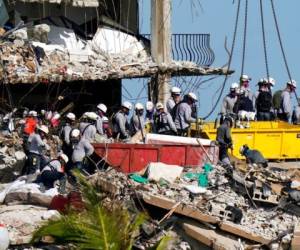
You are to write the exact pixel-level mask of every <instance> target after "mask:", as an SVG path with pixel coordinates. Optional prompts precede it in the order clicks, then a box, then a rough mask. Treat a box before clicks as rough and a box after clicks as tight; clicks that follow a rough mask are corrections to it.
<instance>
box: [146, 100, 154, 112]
mask: <svg viewBox="0 0 300 250" xmlns="http://www.w3.org/2000/svg"><path fill="white" fill-rule="evenodd" d="M153 108H154V104H153V102H151V101H148V102H146V110H148V111H152V110H153Z"/></svg>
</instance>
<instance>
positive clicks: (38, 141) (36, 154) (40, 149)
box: [26, 125, 50, 175]
mask: <svg viewBox="0 0 300 250" xmlns="http://www.w3.org/2000/svg"><path fill="white" fill-rule="evenodd" d="M48 133H49V129H48V127H47V126H45V125H41V126H38V127H37V128H36V132H34V133H32V134H31V135H30V136H29V138H28V144H27V145H28V155H27V157H28V164H27V169H26V175H28V174H34V173H36V172H39V171H40V169H41V168H42V167H43V166H44V164H45V161H46V160H45V157H44V150H50V147H49V146H48V144H47V141H46V136H47V135H48Z"/></svg>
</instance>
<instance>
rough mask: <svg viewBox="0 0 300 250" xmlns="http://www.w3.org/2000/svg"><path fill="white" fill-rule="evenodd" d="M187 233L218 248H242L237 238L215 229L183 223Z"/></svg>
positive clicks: (224, 249) (221, 249)
mask: <svg viewBox="0 0 300 250" xmlns="http://www.w3.org/2000/svg"><path fill="white" fill-rule="evenodd" d="M182 227H183V229H184V231H185V232H186V234H187V235H189V236H190V237H192V238H194V239H195V240H197V241H199V242H201V243H203V244H205V245H206V246H209V247H211V248H212V249H217V250H236V249H240V244H239V242H238V241H237V240H235V239H231V238H229V237H226V236H225V235H222V234H220V233H217V232H216V231H215V230H212V229H207V228H204V227H201V226H199V225H195V224H190V223H183V225H182Z"/></svg>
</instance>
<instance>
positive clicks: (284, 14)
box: [123, 0, 300, 119]
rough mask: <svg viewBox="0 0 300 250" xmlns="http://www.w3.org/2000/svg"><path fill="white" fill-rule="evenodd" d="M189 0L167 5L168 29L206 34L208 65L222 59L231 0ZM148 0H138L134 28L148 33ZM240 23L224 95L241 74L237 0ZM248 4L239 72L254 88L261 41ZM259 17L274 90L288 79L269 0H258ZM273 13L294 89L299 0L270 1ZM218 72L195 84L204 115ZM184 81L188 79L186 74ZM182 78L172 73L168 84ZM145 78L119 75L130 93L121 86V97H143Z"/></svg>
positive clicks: (252, 2)
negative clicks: (211, 59)
mask: <svg viewBox="0 0 300 250" xmlns="http://www.w3.org/2000/svg"><path fill="white" fill-rule="evenodd" d="M191 1H192V0H173V5H172V32H173V33H210V34H211V47H212V49H213V51H214V53H215V61H214V63H213V65H212V66H216V67H218V66H222V65H224V64H225V63H226V61H227V60H228V56H227V53H226V52H225V49H224V40H225V37H226V36H227V37H228V47H230V45H231V41H232V36H233V29H234V21H235V12H236V7H237V0H235V1H234V2H235V4H233V0H200V2H201V3H202V8H200V6H199V4H197V3H196V2H198V0H194V2H195V3H196V5H194V6H191ZM150 2H151V1H150V0H141V1H140V32H141V33H150ZM241 2H242V5H241V13H240V24H239V29H238V33H237V41H236V48H235V51H234V55H233V62H232V66H231V68H232V69H234V70H236V73H235V74H233V75H232V76H231V77H230V78H229V80H228V81H227V84H226V91H225V92H224V94H223V95H225V94H226V93H227V91H228V88H229V86H230V84H231V83H232V82H236V81H238V78H239V76H240V73H241V60H242V38H243V19H244V6H245V0H241ZM248 2H249V6H248V34H247V36H248V39H247V51H246V61H245V70H244V73H246V74H248V75H249V76H251V77H252V79H253V80H252V83H251V85H252V86H251V88H252V89H253V91H255V89H256V86H255V85H256V83H257V81H258V79H260V78H262V77H265V76H266V69H265V63H264V53H263V42H262V32H261V22H260V8H259V0H249V1H248ZM263 2H264V12H265V15H264V21H265V27H266V40H267V50H268V57H269V70H270V76H271V77H273V78H274V79H275V80H276V86H275V90H277V89H282V88H284V86H285V83H286V82H287V80H288V75H287V72H286V70H285V67H284V63H283V58H282V56H281V51H280V47H279V42H278V39H277V35H276V29H275V24H274V20H273V16H272V11H271V4H270V0H264V1H263ZM274 3H275V6H276V12H277V18H278V22H279V27H280V31H281V36H282V41H283V45H284V47H285V52H286V56H287V59H288V63H289V67H290V71H291V74H292V78H293V79H295V80H296V81H297V82H298V85H299V89H300V72H299V47H300V43H299V34H300V22H299V17H298V15H299V9H300V1H299V0H285V1H282V0H274ZM223 79H224V77H219V78H217V79H215V80H213V81H210V82H208V83H206V84H204V85H203V86H201V89H198V91H196V93H197V94H198V95H199V98H200V102H199V116H200V117H203V116H205V115H206V114H207V113H208V112H209V111H210V110H211V107H212V105H213V104H214V101H215V99H216V90H217V89H218V88H219V87H220V86H221V84H222V83H223ZM185 80H186V81H193V79H192V78H189V77H188V78H186V79H185ZM178 81H182V79H180V78H177V81H176V82H175V81H173V82H174V85H176V84H177V83H178ZM146 82H147V79H144V80H124V81H123V84H124V87H125V88H126V89H127V90H128V91H129V92H130V95H131V96H129V94H127V93H126V91H124V92H123V93H124V96H123V98H124V99H128V98H129V97H132V98H136V97H137V96H138V97H139V100H138V101H141V102H145V101H146V99H145V98H146V92H145V91H144V90H143V91H141V90H142V88H143V86H144V85H146ZM132 102H135V100H132ZM219 107H220V104H219V106H218V108H217V110H216V111H215V113H214V115H212V116H211V117H210V119H214V117H215V114H216V113H218V112H219V109H220V108H219Z"/></svg>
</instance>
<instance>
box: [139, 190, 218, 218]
mask: <svg viewBox="0 0 300 250" xmlns="http://www.w3.org/2000/svg"><path fill="white" fill-rule="evenodd" d="M143 200H144V201H145V202H146V203H147V204H150V205H154V206H157V207H160V208H163V209H168V210H170V209H172V208H173V207H174V205H176V203H177V202H175V201H174V200H171V199H168V198H165V197H162V196H157V195H143ZM174 212H175V213H178V214H181V215H185V216H187V217H190V218H193V219H195V220H198V221H204V222H208V223H212V224H215V223H217V222H218V221H219V219H218V218H217V217H215V216H210V215H207V214H204V213H202V212H200V211H199V210H198V209H195V208H193V207H191V206H189V205H186V204H180V205H179V206H177V207H176V209H175V211H174Z"/></svg>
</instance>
